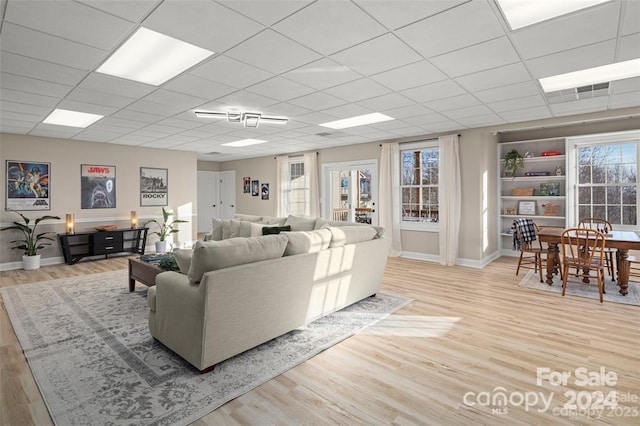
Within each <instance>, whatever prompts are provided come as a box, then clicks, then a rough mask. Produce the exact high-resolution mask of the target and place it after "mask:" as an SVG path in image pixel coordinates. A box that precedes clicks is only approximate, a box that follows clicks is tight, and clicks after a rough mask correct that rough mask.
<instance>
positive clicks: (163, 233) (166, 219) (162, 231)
mask: <svg viewBox="0 0 640 426" xmlns="http://www.w3.org/2000/svg"><path fill="white" fill-rule="evenodd" d="M174 214H175V213H174V212H172V211H171V210H166V209H165V208H164V207H163V208H162V223H160V222H159V221H158V220H157V219H151V220H148V221H147V222H146V223H145V224H144V226H145V227H147V225H150V224H152V223H155V224H156V225H157V226H158V228H159V229H158V231H155V232H152V233H151V235H157V236H158V241H156V253H165V252H166V251H167V237H168V236H170V235H172V234H176V233H178V232H179V231H180V230H179V229H175V228H174V227H173V224H174V223H187V221H186V220H181V219H174V218H173V215H174Z"/></svg>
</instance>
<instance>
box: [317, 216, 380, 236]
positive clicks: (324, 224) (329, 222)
mask: <svg viewBox="0 0 640 426" xmlns="http://www.w3.org/2000/svg"><path fill="white" fill-rule="evenodd" d="M328 226H369V227H371V228H373V229H375V230H376V238H382V236H383V235H384V228H383V227H381V226H373V225H369V224H367V223H358V222H341V221H337V220H327V219H324V218H321V217H319V218H318V219H317V220H316V226H315V228H314V229H322V228H326V227H328Z"/></svg>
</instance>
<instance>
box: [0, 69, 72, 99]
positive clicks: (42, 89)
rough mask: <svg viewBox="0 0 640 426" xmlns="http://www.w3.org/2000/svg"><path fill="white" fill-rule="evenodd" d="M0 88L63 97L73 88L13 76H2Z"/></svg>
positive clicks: (0, 76) (0, 77)
mask: <svg viewBox="0 0 640 426" xmlns="http://www.w3.org/2000/svg"><path fill="white" fill-rule="evenodd" d="M0 87H3V88H7V89H14V90H18V91H21V92H27V93H35V94H38V95H45V96H54V97H63V96H65V95H66V94H67V93H69V92H70V91H71V90H72V89H73V87H71V86H65V85H62V84H57V83H51V82H49V81H43V80H38V79H35V78H27V77H21V76H19V75H13V74H6V73H1V74H0Z"/></svg>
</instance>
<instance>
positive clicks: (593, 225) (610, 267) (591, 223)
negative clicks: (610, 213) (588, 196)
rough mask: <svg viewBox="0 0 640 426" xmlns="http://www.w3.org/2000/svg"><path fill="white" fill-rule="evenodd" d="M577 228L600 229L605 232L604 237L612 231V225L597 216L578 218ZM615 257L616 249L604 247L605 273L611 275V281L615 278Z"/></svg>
mask: <svg viewBox="0 0 640 426" xmlns="http://www.w3.org/2000/svg"><path fill="white" fill-rule="evenodd" d="M578 228H588V229H595V230H596V231H600V232H602V233H603V234H605V238H606V234H607V233H608V232H609V231H613V225H611V223H610V222H609V221H608V220H606V219H601V218H597V217H586V218H584V219H580V221H579V222H578ZM615 258H616V251H615V250H614V249H611V248H607V247H605V248H604V260H605V264H606V266H607V273H608V274H609V276H610V277H611V280H612V281H615V280H616V270H615V263H614V261H613V260H614V259H615Z"/></svg>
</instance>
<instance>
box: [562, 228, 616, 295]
mask: <svg viewBox="0 0 640 426" xmlns="http://www.w3.org/2000/svg"><path fill="white" fill-rule="evenodd" d="M604 243H605V236H604V234H603V233H602V232H599V231H597V230H595V229H590V228H569V229H565V230H564V231H563V232H562V235H561V237H560V245H561V246H562V268H563V274H562V276H563V278H562V295H563V296H564V295H565V292H566V290H567V282H577V283H580V284H590V279H593V278H595V279H596V280H597V283H598V293H599V295H600V303H602V302H603V300H604V299H603V294H604V293H605V291H604V268H605V265H604V263H605V260H604ZM570 269H575V270H576V274H574V275H571V274H569V270H570Z"/></svg>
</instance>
